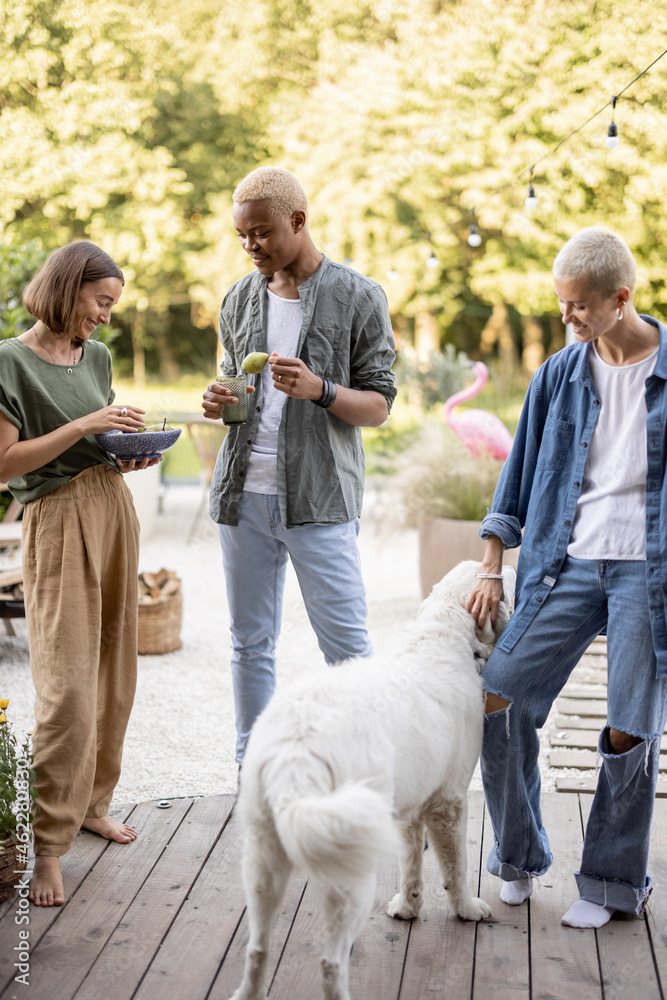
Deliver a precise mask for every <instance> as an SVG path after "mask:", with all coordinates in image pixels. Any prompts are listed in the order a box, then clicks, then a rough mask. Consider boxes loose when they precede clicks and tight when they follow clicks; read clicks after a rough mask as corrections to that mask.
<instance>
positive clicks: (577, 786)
mask: <svg viewBox="0 0 667 1000" xmlns="http://www.w3.org/2000/svg"><path fill="white" fill-rule="evenodd" d="M597 783H598V781H597V778H590V777H588V775H581V776H579V775H575V777H573V778H572V777H563V778H556V790H557V791H559V792H581V793H583V794H584V795H585V796H586V797H588V796H589V795H592V794H594V792H595V789H596V788H597ZM655 797H656V799H665V798H667V781H664V780H662V781H658V786H657V788H656V792H655Z"/></svg>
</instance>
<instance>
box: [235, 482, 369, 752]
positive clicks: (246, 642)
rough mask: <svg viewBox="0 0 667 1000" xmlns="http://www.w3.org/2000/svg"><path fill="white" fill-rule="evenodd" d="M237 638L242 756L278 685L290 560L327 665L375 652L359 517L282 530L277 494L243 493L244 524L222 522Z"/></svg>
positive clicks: (241, 521)
mask: <svg viewBox="0 0 667 1000" xmlns="http://www.w3.org/2000/svg"><path fill="white" fill-rule="evenodd" d="M218 528H219V532H220V543H221V545H222V562H223V566H224V570H225V580H226V583H227V601H228V603H229V617H230V627H231V633H232V682H233V686H234V706H235V710H236V759H237V761H238V762H239V763H241V762H242V760H243V755H244V753H245V748H246V744H247V742H248V737H249V735H250V730H251V729H252V726H253V723H254V721H255V719H256V718H257V716H258V715H259V713H260V712H261V711H262V709H263V708H264V707H265V706H266V705H267V703H268V701H269V699H270V697H271V695H272V694H273V691H274V688H275V674H276V660H275V649H276V643H277V641H278V637H279V635H280V629H281V621H282V612H283V589H284V585H285V570H286V566H287V557H288V556H289V558H290V559H291V560H292V565H293V566H294V569H295V571H296V575H297V579H298V581H299V586H300V588H301V594H302V596H303V600H304V603H305V605H306V611H307V613H308V618H309V620H310V624H311V625H312V627H313V629H314V631H315V634H316V635H317V641H318V644H319V647H320V649H321V650H322V652H323V654H324V659H325V660H326V662H327V663H328V664H329V665H333V664H336V663H341V662H342V661H343V660H347V659H349V658H350V657H352V656H370V655H371V653H372V652H373V647H372V646H371V642H370V639H369V637H368V630H367V628H366V613H367V612H366V591H365V588H364V582H363V579H362V576H361V561H360V559H359V550H358V548H357V535H358V534H359V519H358V518H356V519H355V520H353V521H348V522H347V523H346V524H304V525H297V526H296V527H294V528H284V527H283V525H282V523H281V520H280V510H279V507H278V497H277V496H275V495H265V494H262V493H248V492H244V493H243V495H242V497H241V501H240V503H239V517H238V524H237V525H235V526H230V525H226V524H220V525H218Z"/></svg>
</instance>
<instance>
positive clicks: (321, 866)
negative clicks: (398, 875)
mask: <svg viewBox="0 0 667 1000" xmlns="http://www.w3.org/2000/svg"><path fill="white" fill-rule="evenodd" d="M275 823H276V828H277V830H278V836H279V837H280V841H281V843H282V845H283V848H284V849H285V852H286V854H287V856H288V857H289V859H290V861H291V862H292V864H293V865H295V866H296V867H297V868H301V869H304V870H305V871H306V872H308V873H309V874H311V875H313V876H315V877H316V878H318V879H320V880H322V881H325V882H328V883H330V884H333V885H341V884H345V883H349V882H351V881H353V882H356V881H357V880H359V879H360V878H362V877H363V876H365V875H367V874H368V873H369V872H370V871H374V870H376V868H377V866H378V864H379V863H381V862H382V861H385V860H387V859H388V858H389V857H390V856H391V855H392V854H393V853H394V852H395V851H396V849H397V846H398V836H397V831H396V827H395V824H394V820H393V817H392V814H391V808H390V806H389V803H388V802H387V799H386V798H384V797H383V796H382V795H380V794H379V793H378V792H376V791H373V789H372V788H369V787H368V786H367V785H364V784H360V783H356V784H355V783H352V782H350V783H347V784H344V785H341V786H340V787H339V788H337V789H335V791H333V792H328V793H327V794H326V795H309V796H304V797H303V798H298V799H295V800H294V801H293V802H289V803H287V804H283V805H281V806H280V807H279V808H277V809H276V810H275Z"/></svg>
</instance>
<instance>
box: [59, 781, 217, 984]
mask: <svg viewBox="0 0 667 1000" xmlns="http://www.w3.org/2000/svg"><path fill="white" fill-rule="evenodd" d="M233 804H234V797H233V796H231V795H215V796H214V795H212V796H209V797H206V798H200V799H195V800H194V802H193V803H192V808H191V809H190V810H189V812H188V813H187V815H186V816H185V818H184V820H183V822H182V823H181V824H180V826H179V827H178V829H177V830H176V832H175V834H174V836H173V837H172V839H171V841H170V842H169V844H168V845H167V848H166V850H165V851H164V853H163V854H162V856H161V857H160V859H159V861H158V862H157V864H156V865H155V867H154V869H153V870H152V871H151V873H150V875H149V876H148V878H147V879H146V881H145V882H144V884H143V885H142V887H141V889H140V890H139V892H138V893H137V895H136V896H135V897H134V900H133V901H132V905H131V906H130V907H129V909H128V910H127V911H126V913H125V914H124V915H123V919H122V920H121V922H120V923H119V924H118V926H117V927H116V929H115V930H114V932H113V933H112V934H111V936H110V937H109V939H108V941H107V942H106V944H105V947H104V949H103V951H102V953H101V955H100V956H99V958H98V959H97V961H96V962H95V965H94V966H93V968H92V969H91V971H90V973H89V974H88V976H87V977H86V979H85V981H84V982H83V984H82V985H81V987H80V988H79V990H78V991H77V992H76V993H75V994H74V996H75V998H76V1000H99V998H100V997H104V996H113V997H114V1000H130V998H131V997H132V995H133V993H134V991H135V989H136V985H137V983H138V982H140V980H141V978H142V976H143V975H144V973H145V971H146V969H147V968H148V967H149V965H150V963H151V961H152V960H153V957H154V955H155V954H156V952H157V950H158V948H159V946H160V942H161V940H162V938H163V936H164V935H165V934H166V933H167V931H168V929H169V927H170V925H171V923H172V922H173V921H174V919H175V918H176V914H177V913H178V910H179V909H180V907H181V905H182V903H183V901H184V899H185V898H186V896H187V895H188V893H189V891H190V889H191V887H192V885H193V883H194V881H195V880H196V878H197V875H198V874H199V871H200V869H201V867H202V866H203V864H204V862H205V861H206V857H207V855H208V854H209V852H210V851H211V849H212V847H213V845H214V843H215V841H216V839H217V837H218V835H219V833H220V830H221V829H222V827H223V826H224V824H225V823H226V821H227V819H228V817H229V814H230V812H231V810H232V806H233ZM121 971H122V973H123V974H122V976H121V975H119V972H121Z"/></svg>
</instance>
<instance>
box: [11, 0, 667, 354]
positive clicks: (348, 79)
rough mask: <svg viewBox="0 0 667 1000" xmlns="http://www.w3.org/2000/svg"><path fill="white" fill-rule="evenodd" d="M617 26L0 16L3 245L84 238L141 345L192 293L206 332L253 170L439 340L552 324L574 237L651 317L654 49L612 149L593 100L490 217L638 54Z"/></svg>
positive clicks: (260, 11)
mask: <svg viewBox="0 0 667 1000" xmlns="http://www.w3.org/2000/svg"><path fill="white" fill-rule="evenodd" d="M622 13H623V17H622V18H621V17H620V16H619V9H618V7H617V6H616V5H613V4H611V3H610V2H606V0H563V2H561V3H558V4H555V3H550V2H549V0H503V2H502V3H498V2H497V0H331V2H327V3H319V4H317V3H315V0H255V2H253V3H252V4H248V3H246V2H242V0H228V2H226V3H224V4H220V3H219V2H218V0H188V3H187V4H186V3H184V2H183V0H169V2H168V0H133V2H130V0H121V2H119V0H96V2H95V3H94V4H91V3H88V2H86V0H0V176H2V178H3V182H2V186H1V188H0V240H2V241H4V242H5V243H11V245H12V246H19V245H24V244H28V243H30V242H31V241H37V242H36V244H34V245H37V246H43V247H44V248H46V249H51V248H53V247H55V246H58V245H60V244H62V243H64V242H66V241H68V240H71V239H76V238H81V237H86V238H89V239H92V240H94V241H95V242H97V243H99V244H100V245H102V246H104V248H105V249H106V250H108V252H110V253H111V254H112V255H113V256H114V257H115V258H116V259H117V260H118V262H119V263H120V264H121V266H122V267H123V268H124V270H125V273H126V275H127V278H128V285H127V289H126V292H125V293H124V295H123V299H122V300H121V310H122V311H123V312H124V316H123V317H122V318H123V319H124V321H125V322H126V323H127V324H129V325H130V326H132V328H133V331H134V334H135V341H136V343H135V349H137V350H139V349H143V348H141V345H140V339H141V337H142V336H143V334H142V332H141V331H142V330H144V331H145V330H148V331H150V330H151V329H152V328H153V329H155V330H156V331H157V333H155V334H151V336H157V335H158V333H159V330H160V328H161V325H162V320H160V319H156V317H165V316H166V315H167V311H168V310H170V309H171V310H174V309H181V310H182V309H183V307H184V306H187V305H188V304H189V303H190V302H194V305H193V309H192V318H193V320H194V322H195V324H197V325H199V326H205V325H206V324H208V323H214V322H215V316H216V313H217V307H218V305H219V301H220V298H221V295H222V293H223V292H224V290H225V288H226V287H228V285H229V284H230V283H231V282H232V281H233V280H235V279H236V278H238V277H239V276H240V275H242V274H243V273H245V272H246V271H247V270H249V266H248V262H247V258H246V257H245V255H244V254H243V252H242V251H241V249H240V247H239V246H238V240H237V238H236V236H235V233H234V231H233V229H232V226H231V195H232V191H233V189H234V187H235V185H236V183H238V181H239V180H240V179H241V178H242V177H243V176H244V174H245V173H247V172H248V171H249V170H251V169H253V168H254V167H255V166H258V165H260V164H263V163H267V162H274V163H280V164H282V165H284V166H286V167H288V168H290V169H292V170H294V171H295V173H297V175H298V176H299V177H300V178H301V180H302V182H303V183H304V186H305V187H306V189H307V191H308V193H309V196H310V203H311V229H312V231H313V234H314V236H315V239H316V241H317V243H318V245H320V246H321V248H322V249H323V250H324V251H325V252H326V253H327V254H328V255H329V256H331V257H332V258H334V259H338V260H343V259H348V260H351V261H352V266H354V267H356V268H358V269H359V270H361V271H364V272H365V273H368V274H369V275H371V276H372V277H374V278H376V279H377V280H379V281H381V283H382V284H383V285H384V287H385V288H386V290H387V292H388V295H389V299H390V305H391V308H392V311H393V312H394V313H396V314H398V313H400V314H402V315H404V316H407V317H410V316H416V315H418V314H419V313H423V312H424V311H428V312H429V313H431V314H436V315H437V316H438V318H439V324H440V327H441V329H443V330H446V329H449V330H455V329H456V328H457V324H458V325H461V324H464V325H465V324H466V323H468V322H472V323H473V325H474V324H475V323H477V322H478V321H477V320H474V319H471V317H474V316H475V315H479V312H480V308H481V309H482V312H483V311H484V308H487V309H489V310H490V307H491V306H493V305H498V304H505V303H509V304H512V305H513V306H515V307H516V309H517V310H518V311H519V313H521V314H523V315H526V316H527V315H533V314H536V315H541V314H544V313H551V314H553V313H554V311H555V301H554V297H553V289H552V283H551V278H550V266H551V262H552V260H553V257H554V255H555V253H556V252H557V250H558V249H559V247H560V246H561V245H562V243H563V242H564V240H565V239H567V238H568V237H569V236H570V235H571V234H572V233H574V232H575V231H576V230H577V229H579V228H581V227H582V226H584V225H590V224H602V225H607V226H609V227H611V228H613V229H615V230H616V231H617V232H619V233H620V234H621V235H623V236H624V237H625V238H626V239H627V240H628V242H629V244H630V246H631V247H632V249H633V251H634V252H635V254H636V256H637V259H638V262H639V264H640V271H639V277H638V303H639V305H640V307H642V308H646V309H657V310H658V311H659V309H660V307H661V306H662V304H663V303H665V301H666V300H667V287H666V286H665V280H664V263H663V257H664V254H663V248H662V243H663V230H664V225H663V222H664V208H663V206H664V190H665V183H666V179H667V173H666V171H667V168H666V167H665V165H664V164H665V162H667V157H666V156H665V153H666V150H665V144H666V143H667V127H666V126H667V120H666V114H665V111H664V110H663V106H664V104H665V96H666V94H665V90H666V86H665V81H666V80H667V58H666V59H665V60H664V61H663V62H661V63H658V64H657V65H656V66H655V67H654V69H653V70H651V72H650V73H648V74H647V75H646V76H644V77H642V79H641V80H639V81H637V83H636V84H635V85H634V86H633V87H632V88H631V90H630V91H629V92H628V94H627V95H626V97H627V98H628V99H627V100H626V99H624V98H622V99H621V101H620V102H619V104H618V107H617V109H616V121H617V122H618V125H619V134H620V136H621V144H620V146H619V147H618V149H616V150H614V151H613V152H610V151H609V150H607V149H606V148H605V145H604V139H605V136H606V127H607V124H608V122H609V120H610V114H611V110H610V109H609V111H608V112H605V113H604V114H603V115H601V116H600V117H599V118H598V119H596V121H595V122H593V123H592V124H591V125H590V126H588V127H587V128H586V129H585V130H583V131H582V132H581V133H579V134H578V135H576V136H574V137H573V138H572V140H571V141H570V142H568V143H567V144H565V145H564V146H563V147H561V149H560V150H559V151H558V152H557V153H556V154H555V155H554V156H551V157H550V158H549V159H547V160H545V161H544V163H538V166H537V168H536V172H535V180H534V183H535V187H536V193H537V195H538V198H539V206H538V208H537V209H536V210H535V211H533V212H532V213H531V212H530V211H528V210H527V209H526V207H525V205H524V200H525V197H526V194H527V184H528V177H527V176H526V177H525V178H524V179H523V180H522V181H521V182H520V183H518V184H516V185H514V186H510V187H508V188H507V189H506V190H504V191H503V192H502V193H501V194H499V195H497V196H495V197H493V198H491V200H488V201H487V199H488V197H489V194H490V192H491V191H493V190H494V189H496V188H498V187H502V186H503V185H506V184H509V182H510V181H511V180H512V179H513V178H514V177H515V175H516V174H517V173H518V172H519V171H521V170H523V169H524V168H526V167H528V166H529V165H530V164H531V163H537V162H538V161H539V160H540V159H541V157H542V156H543V155H544V154H545V153H546V152H548V151H549V150H550V149H551V148H552V147H553V146H554V145H555V144H556V143H557V142H559V140H560V139H561V138H563V137H564V136H565V135H566V134H567V133H568V132H570V131H571V130H572V128H574V127H575V126H577V125H578V124H580V123H581V122H582V121H583V120H584V119H586V118H587V117H588V116H589V115H591V114H592V113H593V112H594V111H596V110H597V109H598V108H599V107H601V106H602V105H603V104H604V103H605V102H606V101H608V100H609V99H610V97H611V95H612V94H614V93H618V91H619V90H620V89H621V87H623V86H624V85H625V84H626V83H627V82H628V81H629V80H630V79H632V77H633V76H634V75H635V74H636V73H637V72H638V71H639V70H641V69H642V68H643V67H644V66H646V65H647V64H648V63H649V62H650V61H651V60H652V59H653V58H654V57H655V55H657V54H658V52H659V50H660V47H661V43H662V39H663V38H664V35H665V28H666V27H667V11H666V10H665V8H664V5H663V4H661V3H660V2H659V0H626V2H625V3H624V4H623V9H622ZM473 207H475V208H476V209H477V212H478V216H479V225H480V231H481V233H482V235H483V238H484V242H483V244H482V246H481V247H480V248H479V249H472V248H470V247H469V246H468V243H467V239H466V238H467V235H468V230H467V226H468V222H469V221H470V220H469V216H468V213H469V212H470V210H471V209H472V208H473ZM432 252H435V254H436V255H437V260H438V263H439V266H438V267H436V268H429V267H427V266H426V261H427V260H428V258H429V256H430V254H431V253H432ZM388 275H391V276H390V277H388ZM5 308H6V307H5ZM144 314H145V316H147V317H148V319H147V321H146V323H144V322H143V319H142V316H144ZM466 317H467V319H466ZM151 324H153V327H151ZM188 336H191V328H190V329H189V330H188ZM460 342H461V343H466V344H467V343H468V342H469V337H468V339H466V338H464V337H461V338H460ZM158 346H159V345H158ZM176 355H177V356H178V352H176Z"/></svg>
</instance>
